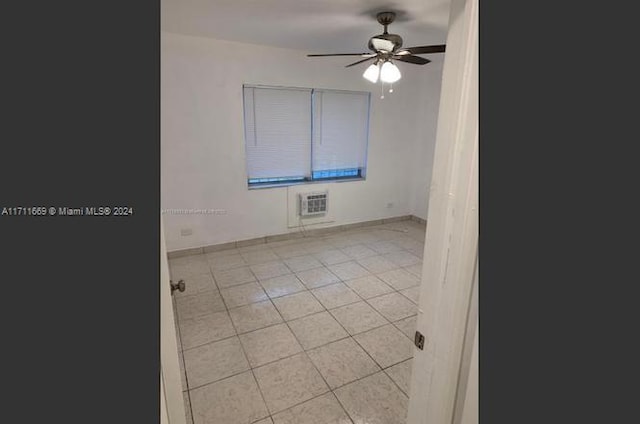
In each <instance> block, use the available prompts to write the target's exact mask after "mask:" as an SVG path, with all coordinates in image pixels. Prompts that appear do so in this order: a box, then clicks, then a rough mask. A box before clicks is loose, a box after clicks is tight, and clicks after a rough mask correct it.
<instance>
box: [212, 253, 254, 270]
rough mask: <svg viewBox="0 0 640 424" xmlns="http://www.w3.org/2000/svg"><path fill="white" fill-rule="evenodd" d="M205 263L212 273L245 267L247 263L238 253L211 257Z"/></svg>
mask: <svg viewBox="0 0 640 424" xmlns="http://www.w3.org/2000/svg"><path fill="white" fill-rule="evenodd" d="M207 261H208V262H209V267H210V268H211V269H212V270H214V271H224V270H226V269H233V268H240V267H243V266H247V263H246V262H245V260H244V259H243V258H242V255H240V254H239V253H235V254H232V255H226V256H216V257H211V258H209V259H208V260H207Z"/></svg>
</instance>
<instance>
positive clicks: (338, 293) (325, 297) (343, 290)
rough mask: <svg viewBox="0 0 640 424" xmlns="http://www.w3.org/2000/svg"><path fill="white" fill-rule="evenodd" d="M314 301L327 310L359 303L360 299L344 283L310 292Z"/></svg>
mask: <svg viewBox="0 0 640 424" xmlns="http://www.w3.org/2000/svg"><path fill="white" fill-rule="evenodd" d="M311 293H313V295H314V296H315V298H316V299H318V300H319V301H320V303H322V305H323V306H324V307H325V308H327V309H333V308H337V307H338V306H343V305H348V304H349V303H355V302H359V301H361V300H362V299H361V298H360V296H358V295H357V294H356V293H355V292H354V291H353V290H351V289H350V288H349V287H347V286H346V285H345V284H344V283H336V284H330V285H328V286H323V287H319V288H317V289H313V290H311Z"/></svg>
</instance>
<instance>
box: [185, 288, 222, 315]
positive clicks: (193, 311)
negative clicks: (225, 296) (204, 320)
mask: <svg viewBox="0 0 640 424" xmlns="http://www.w3.org/2000/svg"><path fill="white" fill-rule="evenodd" d="M176 310H177V312H178V322H180V321H182V320H186V319H190V318H197V317H200V316H203V315H208V314H212V313H214V312H220V311H224V310H226V308H225V306H224V302H223V301H222V296H220V292H219V291H218V290H210V291H207V292H202V293H198V294H194V295H191V296H184V297H181V298H179V299H176Z"/></svg>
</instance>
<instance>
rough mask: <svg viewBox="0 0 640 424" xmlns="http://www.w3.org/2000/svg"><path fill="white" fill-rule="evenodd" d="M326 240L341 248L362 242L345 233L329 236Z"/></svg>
mask: <svg viewBox="0 0 640 424" xmlns="http://www.w3.org/2000/svg"><path fill="white" fill-rule="evenodd" d="M326 240H327V243H329V244H330V245H332V246H334V247H337V248H338V249H340V250H342V249H343V248H345V247H349V246H353V245H355V244H359V243H360V242H359V241H357V240H354V239H353V238H352V237H350V236H348V235H345V234H340V235H332V236H328V237H327V238H326Z"/></svg>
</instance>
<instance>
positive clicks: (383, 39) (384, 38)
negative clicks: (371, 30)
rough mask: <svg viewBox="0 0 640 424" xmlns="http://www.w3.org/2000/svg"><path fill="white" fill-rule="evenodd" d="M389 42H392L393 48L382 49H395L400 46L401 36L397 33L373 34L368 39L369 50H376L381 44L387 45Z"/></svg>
mask: <svg viewBox="0 0 640 424" xmlns="http://www.w3.org/2000/svg"><path fill="white" fill-rule="evenodd" d="M378 40H380V41H378ZM389 42H391V43H392V45H393V48H392V49H391V50H388V49H387V48H384V49H383V50H386V51H396V50H398V49H399V48H400V47H402V37H400V36H399V35H398V34H380V35H375V36H373V37H371V38H370V39H369V50H372V51H374V52H377V51H378V50H381V48H380V46H381V45H382V46H384V45H388V44H389Z"/></svg>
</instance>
